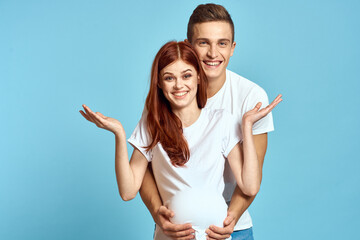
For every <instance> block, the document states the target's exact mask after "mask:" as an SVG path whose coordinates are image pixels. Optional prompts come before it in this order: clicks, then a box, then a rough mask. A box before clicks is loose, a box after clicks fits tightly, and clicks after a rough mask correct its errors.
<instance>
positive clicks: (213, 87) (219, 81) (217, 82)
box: [206, 73, 226, 98]
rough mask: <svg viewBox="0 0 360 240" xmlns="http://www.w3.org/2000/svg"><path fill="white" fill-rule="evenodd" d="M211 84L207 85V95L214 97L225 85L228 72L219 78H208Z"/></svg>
mask: <svg viewBox="0 0 360 240" xmlns="http://www.w3.org/2000/svg"><path fill="white" fill-rule="evenodd" d="M208 81H209V85H208V87H207V91H206V92H207V97H208V98H211V97H213V96H214V95H215V94H216V93H217V92H218V91H219V90H220V89H221V88H222V86H224V83H225V81H226V73H224V74H223V76H220V77H218V78H214V79H211V78H208Z"/></svg>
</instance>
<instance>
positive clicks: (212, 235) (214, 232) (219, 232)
mask: <svg viewBox="0 0 360 240" xmlns="http://www.w3.org/2000/svg"><path fill="white" fill-rule="evenodd" d="M235 224H236V219H235V217H234V216H233V215H232V214H230V213H228V216H227V217H226V218H225V220H224V227H217V226H215V225H211V226H210V227H209V228H208V229H206V231H205V232H206V234H207V235H208V236H207V239H209V240H213V239H227V238H229V237H230V235H231V234H232V233H233V231H234V227H235Z"/></svg>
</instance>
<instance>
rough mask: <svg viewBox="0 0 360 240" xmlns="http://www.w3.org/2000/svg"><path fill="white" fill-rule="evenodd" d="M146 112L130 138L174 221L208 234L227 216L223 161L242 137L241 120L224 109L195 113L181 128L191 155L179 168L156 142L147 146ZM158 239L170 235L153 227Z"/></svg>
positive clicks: (202, 235)
mask: <svg viewBox="0 0 360 240" xmlns="http://www.w3.org/2000/svg"><path fill="white" fill-rule="evenodd" d="M142 121H146V117H144V116H143V117H142V119H141V121H140V122H139V124H138V125H137V127H136V129H135V130H134V132H133V134H132V136H131V137H130V138H129V140H128V141H129V143H131V144H132V145H133V146H134V147H136V148H137V149H139V150H140V151H141V152H142V153H143V155H144V156H145V157H146V159H147V160H148V161H149V162H152V169H153V173H154V177H155V180H156V184H157V187H158V189H159V192H160V196H161V199H162V201H163V203H164V205H165V206H167V207H168V208H169V209H171V210H172V211H174V213H175V216H174V218H173V219H172V222H174V223H179V224H183V223H191V224H192V225H193V228H194V229H195V230H196V234H195V235H196V239H206V235H205V230H206V229H207V228H208V227H209V226H210V225H212V224H214V225H217V226H220V227H222V225H223V221H224V219H225V218H226V216H227V204H226V202H225V199H224V198H223V196H222V194H223V191H224V187H225V184H224V177H223V174H224V166H225V160H226V157H227V156H228V154H229V153H230V151H231V150H232V149H233V147H234V146H235V145H236V144H237V143H238V142H239V141H240V136H241V133H240V125H239V124H238V123H237V121H236V120H235V119H234V118H233V116H232V115H231V114H230V113H228V112H226V111H225V110H213V109H202V110H201V114H200V116H199V118H198V119H197V120H196V122H195V123H193V124H192V125H191V126H189V127H187V128H184V129H183V134H184V136H185V138H186V140H187V142H188V146H189V149H190V159H189V161H188V162H187V163H186V164H185V165H184V166H183V167H175V166H173V165H172V163H171V161H170V159H169V157H168V155H167V153H166V152H165V150H164V149H163V147H162V146H161V144H160V143H158V144H157V145H156V146H155V147H154V148H153V149H152V150H150V151H148V152H147V151H146V149H145V147H146V146H148V145H149V144H150V140H151V139H150V137H149V134H148V131H147V129H146V126H147V124H146V123H145V122H142ZM154 239H156V240H163V239H164V240H165V239H169V238H168V237H167V236H165V235H164V234H163V233H162V230H161V229H160V228H159V227H157V228H156V231H155V237H154Z"/></svg>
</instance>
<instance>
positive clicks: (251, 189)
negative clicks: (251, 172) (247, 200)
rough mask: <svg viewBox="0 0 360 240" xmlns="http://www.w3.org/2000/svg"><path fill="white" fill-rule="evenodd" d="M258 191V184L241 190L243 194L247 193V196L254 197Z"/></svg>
mask: <svg viewBox="0 0 360 240" xmlns="http://www.w3.org/2000/svg"><path fill="white" fill-rule="evenodd" d="M259 191H260V185H258V186H252V187H249V188H248V189H246V191H243V192H244V194H245V195H247V196H249V197H255V196H256V194H258V192H259Z"/></svg>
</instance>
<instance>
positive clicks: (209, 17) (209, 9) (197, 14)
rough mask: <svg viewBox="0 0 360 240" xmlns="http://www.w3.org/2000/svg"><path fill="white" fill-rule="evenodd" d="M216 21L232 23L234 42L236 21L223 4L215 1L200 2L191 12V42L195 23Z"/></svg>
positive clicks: (189, 30)
mask: <svg viewBox="0 0 360 240" xmlns="http://www.w3.org/2000/svg"><path fill="white" fill-rule="evenodd" d="M215 21H222V22H227V23H229V24H230V27H231V31H232V39H231V40H232V42H234V33H235V32H234V23H233V21H232V19H231V16H230V14H229V13H228V11H226V9H225V8H224V7H223V6H221V5H217V4H213V3H208V4H200V5H199V6H197V7H196V8H195V10H194V11H193V13H192V14H191V16H190V19H189V23H188V28H187V39H188V40H189V42H190V43H191V42H192V38H193V35H194V25H195V24H197V23H204V22H215Z"/></svg>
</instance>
